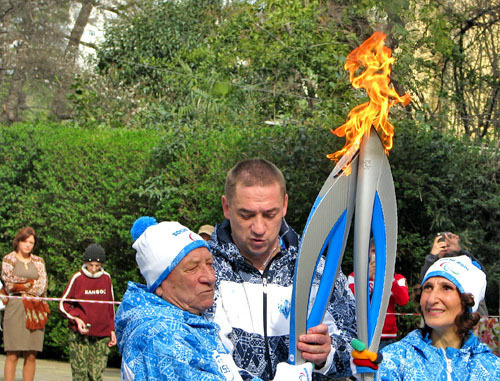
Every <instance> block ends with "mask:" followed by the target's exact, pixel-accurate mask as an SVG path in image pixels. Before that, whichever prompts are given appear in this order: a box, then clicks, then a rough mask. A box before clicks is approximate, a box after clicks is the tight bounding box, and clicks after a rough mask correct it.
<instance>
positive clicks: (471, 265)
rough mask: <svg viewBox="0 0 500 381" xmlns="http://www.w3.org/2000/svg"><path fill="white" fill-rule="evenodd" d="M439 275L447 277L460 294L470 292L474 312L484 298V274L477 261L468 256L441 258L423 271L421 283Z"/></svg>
mask: <svg viewBox="0 0 500 381" xmlns="http://www.w3.org/2000/svg"><path fill="white" fill-rule="evenodd" d="M435 276H440V277H443V278H446V279H448V280H449V281H450V282H452V283H453V284H454V285H455V286H457V288H458V290H459V291H460V292H461V293H462V294H472V296H473V297H474V306H473V307H472V309H471V310H472V312H476V311H477V309H478V307H479V302H481V300H483V299H484V293H485V292H486V274H485V273H484V272H483V271H482V270H481V269H480V266H479V264H478V263H477V262H475V261H472V260H471V259H470V258H469V257H468V256H466V255H461V256H459V257H449V258H441V259H439V260H437V261H436V262H434V263H433V264H432V266H431V267H429V269H428V270H427V272H426V273H425V276H424V279H423V280H422V284H424V283H425V281H426V280H427V279H429V278H431V277H435Z"/></svg>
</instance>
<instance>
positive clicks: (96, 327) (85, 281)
mask: <svg viewBox="0 0 500 381" xmlns="http://www.w3.org/2000/svg"><path fill="white" fill-rule="evenodd" d="M104 262H106V253H105V252H104V249H103V248H102V247H101V246H100V245H99V244H97V243H92V244H90V245H89V246H87V248H86V249H85V252H84V253H83V265H82V267H81V269H80V270H79V271H78V272H76V273H75V274H73V276H72V277H71V279H70V280H69V283H68V285H67V286H66V289H65V290H64V294H63V296H62V298H61V301H60V302H59V310H60V311H61V312H62V314H63V315H64V317H66V318H67V319H68V326H69V328H70V331H69V362H70V364H71V374H72V375H73V380H82V381H86V380H91V381H100V380H102V375H103V373H104V370H105V369H106V365H107V362H108V354H109V348H110V347H112V346H114V345H116V336H115V325H114V319H115V310H114V307H113V304H111V303H110V304H98V303H89V302H83V301H72V300H68V299H74V300H93V301H101V302H113V301H114V295H113V284H112V283H111V276H110V275H109V274H108V273H107V272H106V271H104V269H103V267H102V266H103V264H104Z"/></svg>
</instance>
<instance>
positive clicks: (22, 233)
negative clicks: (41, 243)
mask: <svg viewBox="0 0 500 381" xmlns="http://www.w3.org/2000/svg"><path fill="white" fill-rule="evenodd" d="M29 236H33V238H34V239H35V245H34V246H33V248H34V247H35V246H36V243H37V242H38V238H37V236H36V233H35V229H33V228H32V227H30V226H26V227H24V228H22V229H21V230H19V231H18V232H17V234H16V236H15V237H14V240H13V241H12V247H13V248H14V251H17V248H18V246H19V242H22V241H25V240H26V239H28V237H29Z"/></svg>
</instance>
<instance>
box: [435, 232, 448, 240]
mask: <svg viewBox="0 0 500 381" xmlns="http://www.w3.org/2000/svg"><path fill="white" fill-rule="evenodd" d="M445 234H450V232H442V233H437V234H436V235H437V236H439V239H438V242H444V241H445Z"/></svg>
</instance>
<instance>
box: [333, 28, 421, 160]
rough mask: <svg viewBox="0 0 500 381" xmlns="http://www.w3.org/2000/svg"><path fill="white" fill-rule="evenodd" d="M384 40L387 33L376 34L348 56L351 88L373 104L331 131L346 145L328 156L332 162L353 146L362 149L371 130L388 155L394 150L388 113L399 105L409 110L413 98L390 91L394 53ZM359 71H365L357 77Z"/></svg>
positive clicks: (361, 107)
mask: <svg viewBox="0 0 500 381" xmlns="http://www.w3.org/2000/svg"><path fill="white" fill-rule="evenodd" d="M385 37H386V35H385V34H384V33H382V32H378V31H377V32H375V33H373V34H372V35H371V37H370V38H368V39H367V40H366V41H365V42H363V43H362V44H361V45H360V46H358V47H357V48H356V49H354V50H353V51H352V52H351V53H349V55H348V56H347V59H346V63H345V65H344V68H345V69H346V70H348V71H349V80H350V81H351V83H352V86H353V87H354V88H356V89H359V88H363V89H365V90H366V92H367V93H368V96H369V97H370V100H369V101H368V102H366V103H363V104H361V105H359V106H356V107H354V108H353V109H352V110H351V111H350V112H349V114H348V116H347V121H346V123H344V124H343V125H342V126H340V127H338V128H336V129H335V130H331V131H332V133H334V134H335V135H337V136H339V137H342V136H345V137H346V144H345V145H344V147H343V148H342V149H341V150H339V151H337V152H335V153H332V154H329V155H326V156H327V157H328V158H329V159H331V160H335V161H338V160H339V159H340V158H341V157H342V155H344V153H345V152H346V151H348V150H349V149H350V148H351V147H352V146H353V145H355V146H356V147H359V145H360V143H361V139H362V137H363V136H364V134H366V133H369V132H370V128H371V126H374V127H375V129H376V130H377V132H378V134H379V135H380V139H381V141H382V144H383V146H384V148H385V152H386V154H387V153H388V152H389V150H390V149H391V148H392V137H393V135H394V126H393V125H392V124H391V123H389V121H388V115H389V109H390V108H391V107H392V106H394V105H395V104H397V103H402V104H403V105H404V106H406V105H408V104H409V103H410V101H411V98H410V96H409V95H408V94H405V95H403V96H402V97H401V96H399V95H398V93H396V91H395V90H394V89H393V88H392V87H389V82H390V75H391V64H392V63H393V62H394V61H395V59H394V58H393V57H391V53H392V51H391V49H389V48H388V47H385V46H384V41H385ZM360 67H362V68H364V71H363V72H362V73H361V74H359V75H357V76H356V72H357V71H358V69H359V68H360Z"/></svg>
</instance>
